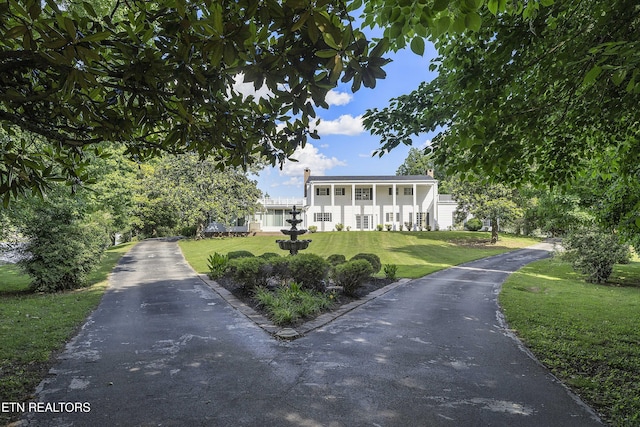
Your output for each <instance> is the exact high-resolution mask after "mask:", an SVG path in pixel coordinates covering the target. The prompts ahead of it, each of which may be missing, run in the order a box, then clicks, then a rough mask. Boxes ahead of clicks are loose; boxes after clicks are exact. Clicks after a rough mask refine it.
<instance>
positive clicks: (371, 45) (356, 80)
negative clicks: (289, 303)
mask: <svg viewBox="0 0 640 427" xmlns="http://www.w3.org/2000/svg"><path fill="white" fill-rule="evenodd" d="M548 2H549V0H540V3H548ZM484 4H485V2H484V1H482V0H435V1H425V0H401V1H396V0H366V1H364V2H363V0H286V1H276V0H266V1H259V0H237V1H226V0H204V1H192V0H152V1H146V0H128V1H126V0H125V1H123V0H94V1H81V0H45V1H42V0H2V1H0V124H1V125H2V127H3V129H4V131H5V132H7V133H8V135H9V136H10V138H9V140H10V142H9V143H6V142H5V141H3V142H2V146H1V147H0V157H1V158H2V162H0V196H2V197H4V203H5V205H7V204H8V203H9V201H10V195H14V196H17V195H18V194H20V193H23V192H25V191H26V190H28V189H31V190H32V191H33V192H35V193H42V191H43V190H44V189H46V187H47V184H48V182H50V180H51V179H57V178H60V177H62V178H64V179H67V180H69V181H71V182H72V183H75V184H79V183H82V182H84V181H85V180H86V179H87V175H86V173H85V172H84V171H83V166H85V165H86V164H87V163H88V162H89V161H90V160H89V159H87V157H86V153H87V152H89V151H91V150H93V149H94V148H96V144H97V143H100V142H102V141H112V142H117V143H118V144H121V145H123V146H124V148H125V149H126V152H127V154H128V155H129V156H130V157H131V158H133V159H135V160H138V161H139V160H144V159H146V158H149V157H152V156H157V155H159V154H161V153H163V152H169V153H181V152H193V153H197V154H198V155H199V156H200V157H201V158H205V157H212V158H214V159H215V161H216V164H217V165H218V167H219V168H223V167H226V166H232V167H237V166H245V165H246V164H248V163H250V162H251V160H252V159H253V158H255V156H254V155H255V154H261V155H262V157H263V158H265V159H267V161H269V162H270V163H271V164H274V165H275V164H277V163H278V162H282V161H283V160H284V159H285V158H286V157H287V156H289V155H291V154H292V153H293V152H294V150H295V149H296V148H297V147H298V146H300V145H304V143H305V142H306V139H307V137H308V136H311V137H315V136H316V135H315V133H314V132H313V131H310V128H309V125H310V121H311V120H313V118H314V117H315V111H314V107H315V106H320V107H326V106H327V103H326V102H325V96H326V94H327V93H328V91H329V90H330V89H332V88H334V87H336V85H337V83H338V81H342V82H351V88H352V90H354V91H356V90H358V89H359V88H360V87H361V86H363V85H364V86H365V87H370V88H372V87H375V85H376V80H377V79H380V78H384V77H385V72H384V71H383V69H382V66H383V65H384V64H385V63H386V62H388V61H387V60H386V59H384V58H383V57H382V55H384V53H385V52H387V51H388V50H390V49H399V48H402V47H404V46H405V45H407V44H410V46H411V49H412V50H413V51H414V52H417V53H422V52H423V51H424V38H425V37H427V36H429V35H430V34H435V35H437V34H442V33H446V32H451V33H460V32H462V31H464V30H465V29H471V30H478V29H479V28H480V24H481V23H482V19H483V18H482V12H483V11H486V10H490V11H493V12H497V11H501V12H505V13H506V12H508V13H516V14H518V13H520V14H522V13H527V11H530V10H535V9H536V8H537V7H538V6H539V4H538V2H537V1H525V0H515V1H512V2H509V3H508V4H507V2H505V1H503V0H488V1H487V2H486V7H485V6H484ZM363 6H364V7H363ZM358 11H360V12H362V16H361V18H362V22H363V27H367V26H370V27H374V26H378V27H380V28H384V34H383V35H384V37H382V38H381V39H380V40H375V41H371V40H367V39H366V38H365V36H364V34H363V31H362V30H361V29H358V28H356V27H355V26H354V24H353V22H354V19H355V17H356V16H357V14H358V13H360V12H358ZM523 11H524V12H523ZM242 80H244V81H245V82H251V83H253V85H254V87H255V89H260V88H261V87H266V88H267V89H268V92H269V96H267V97H264V98H261V99H254V98H253V97H247V96H245V95H243V94H241V93H239V92H238V91H237V90H236V89H235V87H236V86H235V84H236V83H237V82H238V81H242ZM29 133H33V134H37V135H39V136H42V137H44V138H45V140H46V141H47V144H46V146H45V147H44V149H43V150H38V151H36V152H34V151H31V150H28V138H29V137H30V136H29V135H28V134H29Z"/></svg>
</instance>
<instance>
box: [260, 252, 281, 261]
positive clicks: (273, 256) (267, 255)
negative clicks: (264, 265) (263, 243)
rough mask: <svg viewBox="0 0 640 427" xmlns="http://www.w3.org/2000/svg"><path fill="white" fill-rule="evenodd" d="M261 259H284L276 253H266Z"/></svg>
mask: <svg viewBox="0 0 640 427" xmlns="http://www.w3.org/2000/svg"><path fill="white" fill-rule="evenodd" d="M260 258H263V259H266V260H271V259H272V258H282V257H281V256H280V254H277V253H275V252H265V253H263V254H262V255H260Z"/></svg>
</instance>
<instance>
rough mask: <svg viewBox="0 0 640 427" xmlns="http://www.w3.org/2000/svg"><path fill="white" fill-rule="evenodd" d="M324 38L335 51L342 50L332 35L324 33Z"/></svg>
mask: <svg viewBox="0 0 640 427" xmlns="http://www.w3.org/2000/svg"><path fill="white" fill-rule="evenodd" d="M322 38H323V39H324V42H325V43H326V44H328V45H329V47H332V48H334V49H335V50H340V46H338V44H337V43H336V41H335V40H334V38H333V36H332V35H331V34H330V33H322Z"/></svg>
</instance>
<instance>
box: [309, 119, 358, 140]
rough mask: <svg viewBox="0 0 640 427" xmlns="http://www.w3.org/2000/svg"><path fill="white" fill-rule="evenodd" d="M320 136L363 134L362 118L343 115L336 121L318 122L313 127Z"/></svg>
mask: <svg viewBox="0 0 640 427" xmlns="http://www.w3.org/2000/svg"><path fill="white" fill-rule="evenodd" d="M315 129H317V130H318V133H319V134H320V135H348V136H354V135H359V134H361V133H362V132H364V126H363V125H362V116H357V117H353V116H351V115H349V114H344V115H342V116H340V117H338V118H337V119H336V120H322V119H321V120H320V123H318V124H317V125H316V126H315Z"/></svg>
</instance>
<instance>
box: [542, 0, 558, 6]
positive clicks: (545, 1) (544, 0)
mask: <svg viewBox="0 0 640 427" xmlns="http://www.w3.org/2000/svg"><path fill="white" fill-rule="evenodd" d="M553 3H555V1H554V0H540V4H541V5H543V6H551V5H552V4H553Z"/></svg>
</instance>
